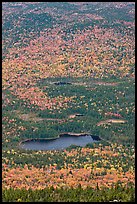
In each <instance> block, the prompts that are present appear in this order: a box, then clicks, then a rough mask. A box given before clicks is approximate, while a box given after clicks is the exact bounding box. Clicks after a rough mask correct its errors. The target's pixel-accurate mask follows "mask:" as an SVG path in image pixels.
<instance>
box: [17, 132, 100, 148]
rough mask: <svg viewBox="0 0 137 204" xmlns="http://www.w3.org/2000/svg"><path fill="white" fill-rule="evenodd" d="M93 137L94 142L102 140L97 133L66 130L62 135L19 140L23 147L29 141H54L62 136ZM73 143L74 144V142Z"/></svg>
mask: <svg viewBox="0 0 137 204" xmlns="http://www.w3.org/2000/svg"><path fill="white" fill-rule="evenodd" d="M86 136H87V137H89V136H90V137H91V139H92V142H94V141H95V142H97V141H100V140H101V138H100V137H99V136H96V135H91V134H89V133H73V132H65V133H61V134H60V135H58V136H57V137H54V138H53V137H52V138H30V139H25V140H23V141H21V142H19V147H21V146H22V145H25V144H27V143H29V142H34V143H35V142H36V143H37V142H40V143H41V142H46V141H47V142H52V141H53V142H54V141H55V140H57V139H61V138H63V139H64V138H66V139H68V138H69V137H70V139H75V138H80V137H81V138H83V137H86ZM85 139H86V138H85ZM72 145H73V144H72Z"/></svg>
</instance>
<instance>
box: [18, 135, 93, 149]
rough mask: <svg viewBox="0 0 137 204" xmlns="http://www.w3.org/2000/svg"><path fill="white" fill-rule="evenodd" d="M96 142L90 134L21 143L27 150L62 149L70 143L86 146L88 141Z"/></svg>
mask: <svg viewBox="0 0 137 204" xmlns="http://www.w3.org/2000/svg"><path fill="white" fill-rule="evenodd" d="M92 142H95V140H93V139H92V137H91V136H90V135H86V136H78V137H77V136H69V137H59V138H57V139H53V140H43V141H27V142H24V143H22V144H21V147H22V148H23V149H26V150H61V149H65V148H67V147H69V146H70V145H79V146H82V147H84V146H85V145H86V144H88V143H92Z"/></svg>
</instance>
